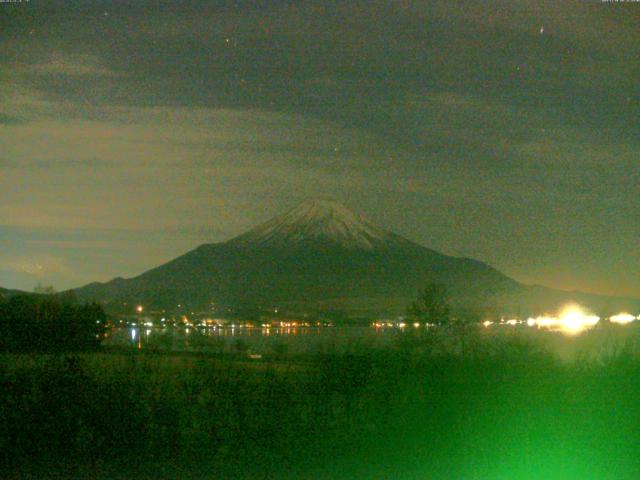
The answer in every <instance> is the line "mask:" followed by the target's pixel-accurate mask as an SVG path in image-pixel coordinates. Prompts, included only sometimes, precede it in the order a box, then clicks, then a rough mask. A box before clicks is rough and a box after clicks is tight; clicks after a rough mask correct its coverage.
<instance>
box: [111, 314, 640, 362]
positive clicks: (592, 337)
mask: <svg viewBox="0 0 640 480" xmlns="http://www.w3.org/2000/svg"><path fill="white" fill-rule="evenodd" d="M473 330H474V331H475V332H477V333H475V334H473V335H476V337H477V338H478V339H480V341H483V342H485V341H489V342H492V341H493V340H494V339H495V340H499V339H500V338H506V337H518V338H522V339H526V340H529V341H531V342H532V343H533V344H535V345H538V346H541V347H542V348H545V349H548V350H550V351H551V352H553V353H555V354H556V355H558V356H559V357H560V358H563V359H567V360H571V359H575V358H582V357H597V356H600V355H607V354H611V353H615V352H616V351H620V350H621V349H623V348H633V349H636V350H638V349H637V348H636V347H639V346H640V324H638V323H637V322H634V323H632V324H628V325H615V324H612V325H607V326H602V327H597V328H594V329H591V330H588V331H585V332H583V333H581V334H580V335H576V336H567V335H564V334H562V333H561V332H557V331H549V330H540V329H536V328H530V327H527V326H526V325H518V326H510V325H504V326H501V325H495V326H492V327H491V328H484V327H482V326H478V328H475V329H473ZM424 331H425V330H424V327H421V329H415V330H414V329H404V330H403V329H399V328H373V327H367V326H354V327H351V326H338V327H270V328H260V327H257V328H256V327H254V328H248V327H237V326H236V327H234V328H232V327H218V328H196V327H194V328H187V329H183V328H176V327H166V328H165V327H151V328H145V329H140V327H123V328H119V329H117V330H115V331H114V332H112V334H111V335H110V336H109V338H108V339H107V340H106V341H105V344H106V345H107V346H132V347H135V348H141V349H155V350H160V351H198V352H203V353H215V354H220V353H246V354H258V355H263V354H267V355H270V354H285V353H286V354H318V353H322V352H338V353H341V352H350V351H363V350H368V349H377V348H384V347H388V346H397V345H399V344H400V343H401V342H402V340H403V339H404V338H405V337H408V336H410V335H412V334H415V333H416V332H424ZM432 333H433V335H434V337H435V338H436V339H437V342H438V343H439V344H441V345H447V344H448V345H455V344H456V343H457V342H456V338H455V336H456V335H457V334H453V333H451V332H450V331H448V330H446V329H439V328H435V329H433V331H432ZM467 334H468V333H467Z"/></svg>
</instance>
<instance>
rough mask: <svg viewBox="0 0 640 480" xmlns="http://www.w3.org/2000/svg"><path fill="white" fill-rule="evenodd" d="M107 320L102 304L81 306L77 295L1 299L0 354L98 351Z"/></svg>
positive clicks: (24, 296)
mask: <svg viewBox="0 0 640 480" xmlns="http://www.w3.org/2000/svg"><path fill="white" fill-rule="evenodd" d="M106 320H107V318H106V315H105V312H104V310H103V309H102V307H101V306H100V305H98V304H96V303H89V304H83V305H80V304H78V303H77V301H76V299H75V297H74V296H73V295H65V294H59V295H54V294H49V295H37V294H34V295H16V296H13V297H11V298H9V299H8V300H4V299H1V298H0V351H4V352H7V351H8V352H69V351H78V350H95V349H97V348H98V347H99V346H100V341H101V339H102V336H103V334H104V331H105V324H106Z"/></svg>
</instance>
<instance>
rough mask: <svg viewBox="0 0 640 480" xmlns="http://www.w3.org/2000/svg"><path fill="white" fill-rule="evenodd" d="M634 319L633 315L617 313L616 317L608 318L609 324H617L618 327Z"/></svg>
mask: <svg viewBox="0 0 640 480" xmlns="http://www.w3.org/2000/svg"><path fill="white" fill-rule="evenodd" d="M635 319H636V317H634V316H633V315H631V314H629V313H626V312H625V313H619V314H618V315H613V316H612V317H610V318H609V321H610V322H611V323H618V324H620V325H626V324H627V323H631V322H633V321H634V320H635Z"/></svg>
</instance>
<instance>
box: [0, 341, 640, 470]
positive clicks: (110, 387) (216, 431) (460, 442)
mask: <svg viewBox="0 0 640 480" xmlns="http://www.w3.org/2000/svg"><path fill="white" fill-rule="evenodd" d="M467 337H468V338H467V339H466V342H467V343H466V346H465V349H464V353H458V354H450V353H448V354H445V353H438V352H437V351H436V350H435V349H434V348H433V338H431V336H429V335H425V334H422V335H418V334H415V335H414V334H407V335H406V336H404V337H402V338H401V339H400V340H399V341H398V342H396V343H395V344H393V345H389V346H388V347H385V348H378V349H371V348H367V347H365V346H358V345H354V347H353V348H352V349H351V351H350V352H349V353H332V352H331V351H327V352H324V353H319V354H316V355H312V356H308V357H305V358H301V357H300V358H298V357H296V358H287V357H285V358H282V359H280V360H278V361H277V362H276V361H255V362H249V361H245V360H241V359H239V358H233V357H231V356H228V357H221V358H214V357H210V356H202V355H193V354H189V355H187V354H185V355H168V354H159V353H149V352H146V353H145V352H123V353H117V352H111V353H107V352H102V353H86V354H74V355H63V354H57V355H41V354H39V355H3V356H1V357H0V361H1V363H0V411H1V416H0V465H1V466H2V467H1V469H2V471H1V472H0V477H2V478H6V479H14V478H15V479H18V478H20V479H21V478H33V479H47V478H65V479H66V478H78V479H85V478H86V479H103V478H104V479H107V478H109V479H110V478H115V479H147V478H148V479H162V478H166V479H173V478H187V479H190V478H193V479H201V478H202V479H218V478H224V479H226V478H229V479H242V478H247V479H253V478H256V479H262V478H264V479H267V478H275V479H281V478H282V479H285V478H286V479H298V478H299V479H400V480H402V479H562V480H565V479H598V480H601V479H616V480H620V479H637V478H640V455H639V454H640V408H639V407H640V381H639V380H640V356H638V354H637V353H638V352H637V351H635V349H633V348H627V349H622V350H621V351H618V352H617V353H615V354H612V355H609V356H607V357H605V358H600V359H599V360H598V361H594V360H591V361H585V360H583V361H576V362H575V363H567V362H561V361H559V360H558V359H556V358H555V357H554V356H553V355H552V354H550V353H548V352H546V351H544V350H542V349H541V348H540V347H539V346H535V345H534V344H533V343H531V342H529V341H527V340H526V339H522V338H516V337H514V338H493V339H491V341H490V342H489V341H486V340H482V339H480V338H479V337H475V336H473V335H471V337H469V336H467Z"/></svg>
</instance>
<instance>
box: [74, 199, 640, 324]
mask: <svg viewBox="0 0 640 480" xmlns="http://www.w3.org/2000/svg"><path fill="white" fill-rule="evenodd" d="M430 281H437V282H440V283H444V284H445V285H447V287H448V289H449V291H450V294H451V297H452V300H453V302H454V306H455V307H456V308H458V309H460V310H476V311H486V310H487V309H492V310H499V313H504V314H508V313H521V312H523V310H524V311H531V310H539V309H543V308H547V307H548V306H549V305H554V306H557V305H556V304H557V303H559V302H563V301H566V300H581V301H585V300H589V301H590V303H591V304H594V302H596V303H597V304H598V305H602V304H603V302H604V304H607V302H609V303H611V302H610V300H608V298H609V297H598V296H594V295H588V294H578V293H568V292H561V291H558V290H552V289H547V288H544V287H531V286H526V285H523V284H520V283H518V282H517V281H515V280H513V279H511V278H509V277H507V276H506V275H504V274H502V273H500V272H499V271H497V270H496V269H494V268H492V267H490V266H489V265H487V264H485V263H482V262H479V261H477V260H473V259H469V258H457V257H451V256H447V255H443V254H441V253H438V252H436V251H434V250H430V249H428V248H426V247H423V246H421V245H419V244H417V243H414V242H412V241H410V240H407V239H405V238H403V237H401V236H399V235H396V234H394V233H392V232H389V231H387V230H385V229H383V228H380V227H378V226H376V225H375V224H373V223H372V222H371V221H369V220H368V219H366V218H365V217H363V216H361V215H358V214H356V213H354V212H352V211H350V210H349V209H347V208H346V207H345V206H343V205H342V204H340V203H338V202H335V201H332V200H313V201H307V202H304V203H302V204H301V205H299V206H298V207H296V208H294V209H292V210H290V211H288V212H286V213H284V214H283V215H280V216H277V217H275V218H273V219H272V220H269V221H267V222H266V223H264V224H262V225H259V226H257V227H255V228H253V229H251V230H249V231H248V232H246V233H244V234H241V235H239V236H237V237H235V238H232V239H230V240H228V241H226V242H222V243H212V244H204V245H201V246H199V247H197V248H195V249H194V250H192V251H190V252H188V253H186V254H184V255H182V256H180V257H178V258H175V259H174V260H171V261H169V262H168V263H165V264H163V265H161V266H159V267H157V268H154V269H151V270H149V271H147V272H144V273H142V274H141V275H139V276H137V277H134V278H130V279H123V278H116V279H113V280H111V281H109V282H106V283H91V284H89V285H86V286H84V287H81V288H79V289H76V294H77V295H78V297H79V298H81V299H83V300H97V301H101V302H103V303H105V304H106V305H107V307H109V306H111V307H114V308H117V307H118V306H122V304H124V303H127V304H129V305H132V304H137V303H141V304H144V305H148V306H150V307H153V308H165V309H172V308H175V307H176V306H177V305H178V304H180V305H186V306H188V307H189V308H191V309H199V308H205V307H206V306H208V305H210V304H211V303H215V304H223V305H232V306H255V307H258V306H261V307H269V308H271V307H277V306H282V307H285V308H288V309H290V310H293V311H299V312H318V311H327V310H341V311H344V312H349V313H356V312H357V313H360V314H373V313H375V314H382V313H402V312H404V310H405V308H406V305H407V304H408V303H409V302H410V301H411V299H412V298H414V297H415V295H416V293H417V292H418V290H419V289H420V288H421V287H422V286H424V285H425V284H426V283H427V282H430ZM636 304H637V302H636ZM594 306H595V305H594Z"/></svg>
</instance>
